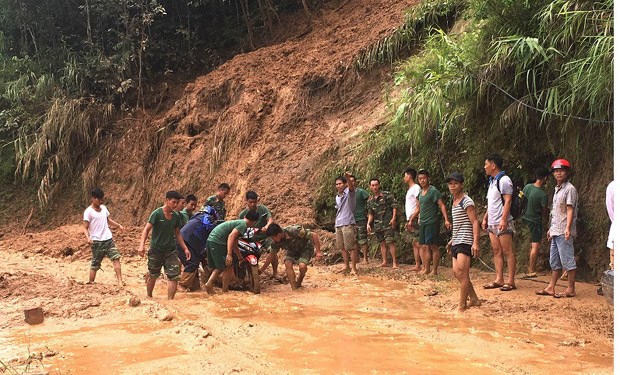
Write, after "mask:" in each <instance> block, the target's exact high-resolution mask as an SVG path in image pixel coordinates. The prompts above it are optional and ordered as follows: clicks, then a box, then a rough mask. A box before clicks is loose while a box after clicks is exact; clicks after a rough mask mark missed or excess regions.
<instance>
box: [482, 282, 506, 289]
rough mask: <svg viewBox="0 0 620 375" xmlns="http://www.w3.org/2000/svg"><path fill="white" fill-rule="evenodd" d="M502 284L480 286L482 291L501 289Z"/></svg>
mask: <svg viewBox="0 0 620 375" xmlns="http://www.w3.org/2000/svg"><path fill="white" fill-rule="evenodd" d="M501 287H502V284H498V283H496V282H495V281H493V282H492V283H490V284H485V285H483V286H482V288H483V289H497V288H501Z"/></svg>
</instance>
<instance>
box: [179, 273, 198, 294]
mask: <svg viewBox="0 0 620 375" xmlns="http://www.w3.org/2000/svg"><path fill="white" fill-rule="evenodd" d="M195 277H196V272H181V278H180V279H179V284H178V286H179V287H180V288H181V290H184V291H190V290H191V288H192V285H193V284H194V278H195Z"/></svg>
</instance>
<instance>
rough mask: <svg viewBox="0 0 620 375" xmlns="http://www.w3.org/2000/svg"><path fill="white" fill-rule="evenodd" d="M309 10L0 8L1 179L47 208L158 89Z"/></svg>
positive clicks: (285, 5)
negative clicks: (285, 17)
mask: <svg viewBox="0 0 620 375" xmlns="http://www.w3.org/2000/svg"><path fill="white" fill-rule="evenodd" d="M308 4H310V3H306V2H305V1H304V2H302V3H298V2H297V1H295V0H258V1H253V2H250V1H248V0H240V1H233V2H231V1H225V0H188V1H181V2H179V1H174V0H80V1H77V2H74V1H67V0H0V67H1V73H0V147H2V155H3V156H4V155H8V153H7V150H10V149H13V150H14V153H13V155H9V156H10V157H9V158H8V159H4V158H3V163H2V164H1V165H0V168H2V169H1V170H0V174H1V175H2V176H6V175H8V174H12V173H15V174H16V175H17V177H19V178H21V179H23V180H24V181H30V180H32V179H34V182H35V183H36V184H37V185H39V191H38V196H39V201H40V202H41V203H42V204H47V203H48V201H49V199H50V197H51V196H53V193H54V192H55V191H57V190H59V189H60V187H62V185H63V183H65V182H67V181H74V180H76V177H79V176H80V173H81V172H82V171H83V169H84V167H85V165H86V164H87V163H86V162H87V161H88V160H87V159H88V158H89V157H92V152H91V151H92V149H93V147H94V146H95V145H96V144H97V142H98V140H99V139H100V138H101V137H102V135H103V134H105V133H107V132H109V130H110V129H111V128H112V127H111V126H110V125H111V123H112V122H113V121H114V120H115V119H116V118H118V117H119V116H123V115H126V114H128V113H129V112H132V111H135V110H148V109H149V102H148V101H147V100H146V99H145V92H151V91H153V87H154V86H156V85H157V84H158V82H161V81H162V79H163V80H165V79H166V78H165V77H172V76H171V74H174V73H183V72H189V71H191V72H192V74H203V73H205V72H208V71H209V70H211V69H213V68H214V67H216V66H217V65H219V64H221V63H222V62H223V61H225V59H228V58H230V57H231V56H233V55H234V54H236V53H238V52H241V51H244V50H247V49H251V48H255V47H256V46H258V45H260V44H264V43H265V41H266V39H267V37H268V33H269V31H271V30H272V29H273V28H274V26H275V25H276V24H277V23H278V22H279V17H278V14H279V13H281V12H284V11H292V10H296V9H298V8H300V7H302V6H304V7H308V6H309V5H308ZM310 5H312V4H310ZM171 79H172V78H171ZM6 160H9V161H12V163H11V164H12V165H13V167H7V164H8V163H5V161H6ZM88 172H89V174H90V175H93V173H94V172H95V171H88Z"/></svg>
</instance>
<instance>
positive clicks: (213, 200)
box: [204, 195, 226, 220]
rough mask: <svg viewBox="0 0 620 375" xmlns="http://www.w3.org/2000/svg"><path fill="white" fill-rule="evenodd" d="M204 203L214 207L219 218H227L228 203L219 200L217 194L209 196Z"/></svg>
mask: <svg viewBox="0 0 620 375" xmlns="http://www.w3.org/2000/svg"><path fill="white" fill-rule="evenodd" d="M204 205H205V206H211V207H213V208H214V209H215V211H216V212H217V216H218V219H219V220H226V203H224V201H223V200H219V199H218V197H217V195H212V196H210V197H209V198H207V201H206V202H205V204H204Z"/></svg>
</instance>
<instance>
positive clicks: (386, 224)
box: [366, 191, 398, 231]
mask: <svg viewBox="0 0 620 375" xmlns="http://www.w3.org/2000/svg"><path fill="white" fill-rule="evenodd" d="M366 205H367V206H368V213H369V214H371V215H372V216H373V228H374V230H375V231H382V230H385V229H388V228H390V221H391V220H392V210H393V209H394V208H398V202H396V199H394V196H393V195H392V193H390V192H389V191H381V192H379V195H378V196H376V197H375V196H373V195H371V196H370V198H368V202H367V204H366Z"/></svg>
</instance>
